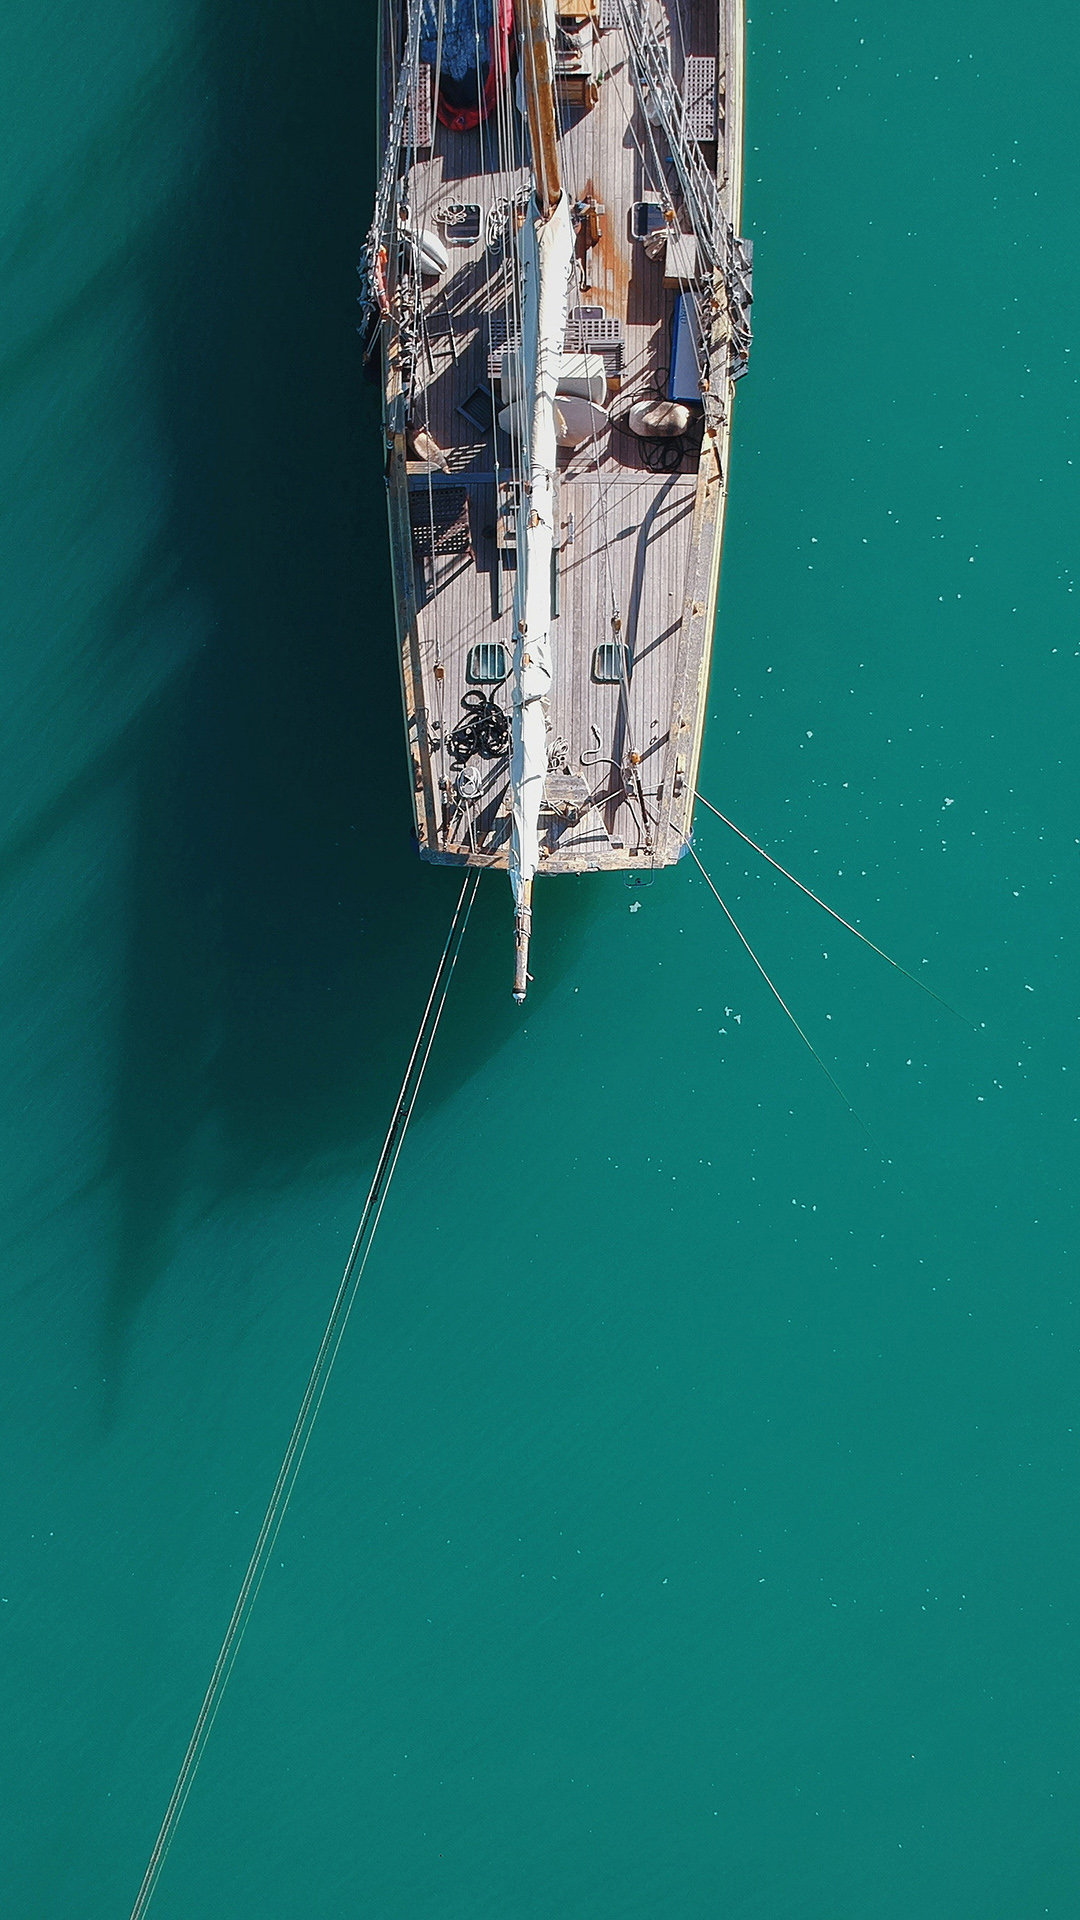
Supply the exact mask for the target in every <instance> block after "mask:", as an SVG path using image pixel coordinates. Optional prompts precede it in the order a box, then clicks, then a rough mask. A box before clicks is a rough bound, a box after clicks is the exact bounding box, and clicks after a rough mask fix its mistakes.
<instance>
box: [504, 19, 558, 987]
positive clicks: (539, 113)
mask: <svg viewBox="0 0 1080 1920" xmlns="http://www.w3.org/2000/svg"><path fill="white" fill-rule="evenodd" d="M554 25H555V22H554V11H553V7H552V4H551V0H518V27H519V31H520V33H521V38H522V55H523V58H522V73H523V81H524V91H525V101H526V107H527V111H528V116H529V135H530V141H531V145H532V166H533V185H534V198H533V202H532V205H531V206H530V208H529V211H528V214H527V215H526V218H525V222H524V224H523V226H522V228H521V232H520V235H519V252H520V259H521V273H522V341H521V355H522V367H521V373H522V382H521V392H522V395H523V403H524V410H525V413H526V421H525V423H523V424H525V427H526V431H525V432H524V433H523V436H522V439H523V448H522V453H523V461H524V471H523V472H522V475H521V500H520V505H519V508H518V531H517V553H518V576H517V590H516V593H515V597H514V616H515V634H514V713H513V744H512V749H511V758H510V789H511V800H512V816H511V826H512V832H511V841H510V883H511V886H512V887H513V890H514V999H515V1000H516V1001H517V1002H518V1005H519V1006H520V1004H521V1002H522V1001H523V1000H524V998H525V994H526V990H527V987H528V980H529V939H530V936H531V933H532V883H533V876H534V874H535V872H536V865H537V859H538V855H539V823H540V806H541V802H542V800H543V797H544V781H545V779H546V776H547V721H546V718H545V713H544V703H545V701H546V699H547V696H548V694H549V693H550V691H551V684H552V677H553V667H552V657H551V620H552V605H551V558H552V550H553V547H554V543H555V510H556V509H555V470H556V459H557V441H556V434H555V394H556V391H557V388H558V384H559V376H560V373H561V371H562V356H563V342H564V338H565V333H566V305H567V287H568V282H569V277H570V270H571V266H572V263H573V256H574V228H573V222H572V221H571V218H570V209H569V206H568V204H567V198H566V194H565V193H564V192H563V189H562V182H561V180H560V177H559V157H558V149H557V145H556V126H555V85H554V61H553V46H554V39H555V33H554Z"/></svg>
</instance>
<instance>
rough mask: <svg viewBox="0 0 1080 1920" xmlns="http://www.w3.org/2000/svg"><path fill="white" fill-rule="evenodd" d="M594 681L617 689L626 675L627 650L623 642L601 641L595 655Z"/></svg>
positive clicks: (593, 665)
mask: <svg viewBox="0 0 1080 1920" xmlns="http://www.w3.org/2000/svg"><path fill="white" fill-rule="evenodd" d="M592 671H593V679H594V680H599V681H600V682H601V684H602V685H604V686H614V687H617V686H619V685H620V684H621V682H622V680H623V678H624V676H625V674H626V649H625V647H624V646H623V643H622V641H621V640H601V642H600V645H599V646H598V647H597V648H596V650H595V652H594V654H593V663H592Z"/></svg>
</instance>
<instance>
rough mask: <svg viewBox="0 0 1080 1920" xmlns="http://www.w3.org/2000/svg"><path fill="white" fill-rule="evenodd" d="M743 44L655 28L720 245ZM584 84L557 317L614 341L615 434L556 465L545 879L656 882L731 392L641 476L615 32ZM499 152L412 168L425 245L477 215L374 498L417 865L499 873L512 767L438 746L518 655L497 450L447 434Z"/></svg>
mask: <svg viewBox="0 0 1080 1920" xmlns="http://www.w3.org/2000/svg"><path fill="white" fill-rule="evenodd" d="M675 4H676V0H672V5H675ZM607 17H608V12H607V8H606V7H605V9H604V11H603V12H602V14H601V18H604V19H606V18H607ZM741 24H742V14H741V5H739V4H737V3H736V0H725V4H724V5H723V6H722V7H721V10H720V11H719V13H718V12H717V11H716V8H715V5H713V6H709V5H703V4H696V3H691V4H689V5H688V6H686V7H684V8H683V10H682V13H681V16H680V18H679V19H675V17H674V15H673V16H672V28H671V32H672V45H673V49H675V48H677V49H678V58H679V59H681V58H682V55H683V54H685V56H686V57H687V58H689V59H692V60H695V61H696V62H697V66H696V67H695V68H694V69H693V70H692V74H691V78H692V80H694V81H695V82H696V79H697V77H698V76H699V75H700V73H701V72H702V70H703V69H702V67H701V61H702V60H703V59H706V60H708V59H715V62H716V75H717V82H718V87H717V95H716V102H717V112H718V124H717V131H718V136H719V137H718V140H717V141H716V142H715V143H714V144H712V145H707V146H704V147H703V149H702V151H703V153H704V155H705V156H706V157H707V158H708V159H709V161H710V164H712V163H713V162H712V156H713V155H715V167H716V177H717V180H718V183H719V184H720V187H721V198H722V202H723V204H724V207H725V211H726V212H727V214H728V216H729V218H730V219H731V221H732V224H733V225H734V227H735V229H736V231H737V229H738V217H739V190H740V185H741V142H742V31H741ZM595 60H596V66H597V68H598V70H599V72H600V74H601V76H602V78H601V84H600V91H599V100H598V102H597V104H596V105H595V106H594V107H593V108H592V109H591V111H584V110H583V109H581V108H579V107H570V108H567V109H565V111H564V121H565V124H564V127H563V131H562V134H561V138H560V142H559V157H560V165H561V168H562V174H563V182H564V187H565V189H566V190H567V192H568V193H569V196H570V199H571V201H572V202H573V201H577V200H586V199H589V200H592V201H594V202H596V203H598V204H599V205H600V206H601V207H602V208H603V213H602V216H601V224H602V229H603V231H602V236H601V239H600V241H599V244H598V245H597V246H596V247H594V248H593V249H592V250H591V251H590V252H589V254H588V256H587V273H588V279H589V282H590V284H589V286H588V287H587V288H583V289H582V290H581V291H580V292H579V293H578V294H577V295H576V296H575V298H576V300H577V301H578V302H579V303H580V305H581V306H582V307H589V308H593V309H601V310H602V312H603V315H604V317H605V319H607V320H612V321H615V322H617V323H619V328H620V329H621V334H622V359H621V368H620V371H619V373H618V376H617V377H616V378H614V379H613V380H612V381H611V383H610V388H609V401H608V406H609V412H610V415H611V417H612V420H613V422H614V424H613V425H612V427H611V429H610V431H608V432H607V433H605V434H604V435H603V436H602V437H601V438H600V439H599V440H598V441H596V442H595V443H592V444H590V445H587V446H586V447H583V448H580V449H578V450H577V451H575V452H574V453H572V454H570V455H560V464H561V472H560V484H559V512H558V538H559V552H558V555H557V561H558V587H557V592H558V618H557V620H556V621H555V624H554V629H553V652H554V657H555V685H554V692H553V696H552V699H551V701H550V703H549V707H548V716H547V717H548V759H549V774H548V782H547V790H546V800H545V810H544V812H543V813H542V815H541V831H542V836H543V837H542V845H541V867H540V871H541V872H542V873H560V872H581V871H590V870H597V869H612V868H615V869H620V868H621V869H626V868H641V867H651V866H655V865H662V864H668V863H670V862H672V861H673V860H675V859H677V858H678V856H679V854H680V852H681V851H682V850H683V847H684V844H685V839H686V836H687V834H688V833H689V831H690V824H691V818H692V811H693V788H694V781H695V778H696V770H697V760H698V755H699V752H700V745H701V733H702V728H703V724H704V716H705V696H706V689H707V683H708V672H709V662H710V655H711V648H712V634H713V625H714V620H715V607H716V591H717V581H718V574H719V560H720V544H721V538H722V532H723V520H724V504H725V498H726V480H727V465H728V444H729V438H730V424H731V411H732V408H731V400H732V388H731V384H730V382H729V383H728V390H727V392H726V394H724V395H723V396H722V414H721V419H720V423H719V429H718V431H717V432H716V433H715V435H711V436H710V435H709V434H705V435H704V437H703V436H702V434H701V431H700V425H699V430H698V433H697V435H696V437H695V439H694V441H693V443H692V444H691V446H690V447H689V449H688V451H687V454H686V456H685V457H684V458H683V459H682V460H681V462H680V464H679V466H678V467H677V469H676V470H675V471H672V472H660V473H658V472H655V471H651V470H650V468H649V466H648V465H647V464H646V461H645V459H644V458H643V456H642V450H641V445H640V443H639V442H638V441H636V440H635V439H634V437H633V436H632V435H631V434H630V433H629V432H628V431H627V430H626V429H625V424H624V423H625V415H626V413H627V412H628V410H629V407H630V405H631V404H632V402H633V401H634V400H635V399H637V398H641V397H644V396H646V395H647V394H648V393H650V392H651V393H656V392H657V391H663V390H664V388H665V384H666V378H667V369H668V366H669V362H670V358H671V334H672V316H673V311H674V305H675V298H676V293H675V290H674V289H673V288H670V287H665V284H664V263H663V260H658V261H652V260H649V259H648V258H647V257H646V254H645V251H644V248H643V246H642V244H641V243H640V241H635V240H634V239H632V238H631V232H630V210H631V207H632V205H633V203H634V202H635V201H638V200H641V199H644V198H648V197H650V196H651V195H653V194H655V186H654V184H653V182H652V181H651V180H649V179H648V178H647V177H646V172H645V164H644V158H643V155H644V151H645V148H646V145H647V137H648V136H647V133H646V129H645V128H644V126H643V123H642V117H641V115H640V113H639V111H638V109H637V105H636V100H635V95H634V91H633V87H632V83H631V80H630V75H629V71H628V64H627V60H626V54H625V49H624V47H623V44H622V34H621V32H620V31H619V30H618V29H609V30H607V31H605V32H603V33H602V35H601V37H600V39H599V42H598V45H597V47H596V49H595ZM674 64H675V66H676V79H677V80H680V79H681V78H682V74H681V73H680V72H679V71H678V60H675V61H674ZM704 71H705V72H706V75H707V73H708V69H707V68H706V69H704ZM708 104H709V103H708V102H706V103H705V105H704V107H703V109H702V111H703V114H704V115H705V121H703V125H704V124H705V123H706V122H707V116H708ZM707 130H708V129H707V125H706V131H707ZM493 148H494V142H493V139H492V137H491V133H490V130H489V129H478V130H476V131H473V132H470V133H467V134H453V133H449V132H448V131H447V130H446V129H445V128H443V127H442V126H441V125H436V127H435V136H434V149H433V151H432V152H431V154H430V157H426V156H424V155H421V156H420V158H419V159H418V160H417V162H416V165H415V171H414V176H413V204H414V207H415V208H416V209H417V210H418V214H419V225H421V226H423V227H426V228H429V229H431V230H432V231H433V232H435V233H438V234H439V235H440V237H444V238H445V237H447V236H448V235H449V238H450V239H451V241H452V238H453V232H452V229H448V228H447V227H446V225H445V223H444V222H443V221H442V220H441V219H440V215H441V214H442V212H443V210H444V209H445V208H446V207H447V206H448V205H449V204H450V203H452V202H468V203H475V204H478V205H479V206H480V208H481V232H480V235H479V238H478V239H476V240H475V241H473V242H472V243H471V244H469V245H463V246H455V245H453V244H451V245H449V247H448V252H449V254H450V267H449V269H448V270H447V272H446V273H444V274H443V275H442V277H441V279H440V280H439V281H438V283H437V284H435V285H433V286H431V288H430V291H427V292H426V293H425V305H424V319H425V337H424V339H423V342H422V345H421V350H420V352H419V353H418V355H417V360H416V372H415V373H414V390H413V396H412V404H411V413H410V419H409V420H408V421H406V419H405V417H404V408H403V406H402V404H401V400H400V398H399V389H400V378H399V374H398V369H397V367H396V365H395V362H394V358H393V355H392V354H391V355H390V356H389V357H388V361H387V366H386V393H387V414H386V417H387V444H388V462H387V478H388V489H389V498H390V526H391V542H392V547H393V557H394V565H395V581H396V588H397V601H398V611H399V643H400V648H401V663H402V684H403V693H404V700H405V711H406V722H407V727H408V736H409V750H410V754H411V758H412V765H413V784H414V794H415V806H416V827H417V836H418V840H419V845H420V850H421V854H422V855H423V857H425V858H426V859H429V860H436V861H441V862H449V863H454V864H461V863H468V864H479V865H497V866H505V865H506V863H507V853H508V846H509V837H510V818H509V813H510V809H509V791H508V771H509V765H508V758H507V755H506V753H505V752H503V751H488V752H484V751H480V752H474V753H472V754H470V755H468V756H467V757H466V756H464V755H463V753H462V736H461V734H460V733H458V734H457V736H456V740H455V729H458V728H459V726H460V723H461V722H462V721H463V720H467V719H468V709H469V706H470V705H472V706H474V707H475V706H476V705H478V704H479V699H480V696H481V695H482V696H483V697H484V698H490V699H492V700H493V701H494V703H495V705H496V706H497V707H498V708H500V709H501V710H502V711H503V712H505V713H506V714H507V715H509V711H510V704H511V701H510V687H509V683H506V684H503V685H501V686H495V685H493V684H491V682H490V680H483V681H478V680H477V679H476V677H475V676H476V672H477V669H478V668H480V667H482V668H486V669H487V671H488V672H490V671H491V670H492V661H493V660H494V662H495V664H499V663H500V656H498V655H493V654H492V653H491V651H490V649H491V648H493V647H497V646H500V645H501V646H502V648H503V649H504V653H503V655H502V656H501V661H504V662H505V665H506V667H507V669H509V665H510V661H511V658H512V653H513V632H512V624H513V612H512V609H513V587H514V570H513V558H514V556H513V553H512V551H509V550H507V549H506V548H505V546H503V545H502V544H500V535H499V529H500V526H501V525H502V524H505V521H504V520H503V521H501V520H500V513H499V500H500V493H499V489H500V487H502V488H505V486H506V483H508V482H512V480H513V473H512V470H511V468H510V466H509V464H508V462H509V454H510V449H509V444H508V442H507V440H506V438H505V436H503V435H502V434H501V433H500V432H498V431H497V429H496V428H495V427H494V425H493V424H492V425H490V426H487V427H486V428H485V425H484V424H483V422H481V424H479V425H478V424H474V423H473V422H471V421H470V420H469V419H468V417H467V416H466V415H465V414H463V413H462V412H461V411H460V409H461V407H462V405H463V403H466V402H468V401H469V399H470V396H474V395H475V394H476V393H477V391H478V390H483V389H484V388H490V387H491V386H492V379H491V374H492V371H493V369H494V368H496V367H497V365H498V349H499V347H500V345H501V342H502V340H503V338H504V337H505V333H506V331H507V330H510V331H512V328H513V321H512V317H511V316H510V315H509V314H508V312H507V304H506V282H505V278H504V276H503V275H502V273H501V271H500V268H499V259H498V255H497V254H496V253H495V252H494V251H493V250H492V249H491V248H490V247H488V246H487V245H486V244H485V236H486V229H487V220H488V213H489V210H490V209H492V208H493V207H496V206H497V204H498V203H499V202H501V201H507V200H511V201H512V200H513V198H514V196H515V195H516V194H517V193H518V192H519V190H521V189H522V188H523V187H524V186H525V184H526V175H525V174H524V173H522V172H509V171H506V172H499V171H495V170H493V166H492V158H493ZM571 304H572V305H573V304H574V302H573V300H572V302H571ZM495 404H496V406H497V404H498V395H497V391H496V395H495ZM410 426H411V427H412V428H414V429H415V428H416V427H417V426H422V427H424V428H425V429H426V430H427V431H428V432H429V433H430V434H431V436H432V437H433V439H434V440H435V442H436V443H437V445H438V447H439V448H440V449H441V450H442V451H443V453H444V454H445V456H446V463H447V464H446V469H445V470H437V471H430V470H425V468H424V465H423V463H422V462H419V461H417V460H416V459H412V460H410V459H409V457H408V451H407V445H406V434H407V428H408V427H410ZM698 442H700V451H699V450H698ZM503 497H504V498H505V495H504V496H503ZM480 648H485V649H486V650H488V651H487V652H486V655H485V656H481V655H480V654H479V653H478V651H477V650H478V649H480ZM620 648H621V652H619V651H618V649H620ZM470 673H471V674H472V677H470Z"/></svg>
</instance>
